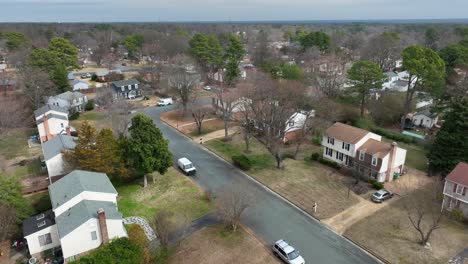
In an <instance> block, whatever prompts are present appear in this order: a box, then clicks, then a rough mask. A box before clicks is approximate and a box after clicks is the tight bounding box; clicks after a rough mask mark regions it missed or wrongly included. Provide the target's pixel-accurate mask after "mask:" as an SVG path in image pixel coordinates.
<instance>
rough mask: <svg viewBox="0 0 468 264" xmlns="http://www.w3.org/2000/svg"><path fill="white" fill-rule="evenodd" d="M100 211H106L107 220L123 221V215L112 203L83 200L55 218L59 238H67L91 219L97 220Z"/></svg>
mask: <svg viewBox="0 0 468 264" xmlns="http://www.w3.org/2000/svg"><path fill="white" fill-rule="evenodd" d="M99 209H104V213H105V214H106V219H122V213H120V212H119V211H117V205H116V204H114V203H112V202H104V201H90V200H83V201H81V202H79V203H77V204H76V205H75V206H73V207H71V208H70V209H68V210H67V211H65V212H63V213H62V214H60V215H59V216H57V217H56V218H55V222H56V223H57V229H58V233H59V237H60V238H63V237H65V236H66V235H68V234H69V233H70V232H72V231H73V230H75V229H76V228H78V227H79V226H81V225H82V224H84V223H86V222H87V221H88V220H89V219H92V218H96V219H97V218H98V215H97V211H98V210H99ZM91 231H92V230H91Z"/></svg>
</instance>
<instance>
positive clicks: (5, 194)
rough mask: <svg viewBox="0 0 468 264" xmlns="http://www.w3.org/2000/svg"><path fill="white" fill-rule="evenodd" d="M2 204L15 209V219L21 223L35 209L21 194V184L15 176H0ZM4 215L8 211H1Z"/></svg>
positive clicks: (0, 201) (0, 202)
mask: <svg viewBox="0 0 468 264" xmlns="http://www.w3.org/2000/svg"><path fill="white" fill-rule="evenodd" d="M0 204H4V205H6V206H9V207H11V208H13V209H14V211H15V213H16V214H15V216H16V217H15V221H16V223H18V224H20V223H21V222H22V221H23V220H24V219H25V218H26V217H29V216H30V215H31V214H32V213H33V209H32V208H31V206H30V205H29V204H28V203H27V202H26V199H25V198H24V197H23V195H22V194H21V185H20V183H19V182H18V180H17V179H16V178H14V177H4V176H2V177H0ZM1 212H2V215H3V214H5V213H6V212H4V211H1Z"/></svg>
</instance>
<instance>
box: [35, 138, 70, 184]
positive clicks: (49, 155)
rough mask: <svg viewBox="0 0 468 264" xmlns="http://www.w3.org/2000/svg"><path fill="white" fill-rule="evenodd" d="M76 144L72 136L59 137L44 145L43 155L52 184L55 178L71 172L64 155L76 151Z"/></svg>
mask: <svg viewBox="0 0 468 264" xmlns="http://www.w3.org/2000/svg"><path fill="white" fill-rule="evenodd" d="M75 146H76V143H75V141H74V139H73V137H71V136H70V135H58V136H56V137H54V138H53V139H51V140H48V141H46V142H44V143H42V153H43V155H44V161H45V163H46V167H47V173H48V174H49V180H50V182H53V181H55V180H56V179H55V177H57V176H62V175H64V174H66V173H68V172H69V169H68V167H69V166H67V165H66V164H67V163H66V161H65V160H64V158H63V154H64V152H66V151H69V150H72V149H74V148H75Z"/></svg>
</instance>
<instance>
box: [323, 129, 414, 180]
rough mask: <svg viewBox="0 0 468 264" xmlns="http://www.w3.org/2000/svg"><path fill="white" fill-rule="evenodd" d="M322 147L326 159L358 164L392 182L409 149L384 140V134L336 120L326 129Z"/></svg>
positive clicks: (400, 171)
mask: <svg viewBox="0 0 468 264" xmlns="http://www.w3.org/2000/svg"><path fill="white" fill-rule="evenodd" d="M395 144H396V143H395ZM322 146H323V147H324V149H323V157H324V158H325V159H328V160H331V161H334V162H336V163H338V164H342V165H344V166H346V167H349V168H353V167H355V168H356V169H357V170H358V171H360V172H361V174H362V175H366V176H368V177H373V178H374V179H376V180H378V181H380V182H383V181H391V180H392V179H393V177H394V172H396V173H398V174H400V173H402V172H403V164H404V163H405V159H406V150H404V149H401V148H399V147H396V145H393V144H389V143H385V142H382V137H381V136H379V135H377V134H374V133H372V132H369V131H367V130H364V129H360V128H357V127H353V126H349V125H346V124H343V123H339V122H337V123H335V124H333V125H332V126H331V127H329V128H328V129H327V131H326V133H325V135H324V137H323V138H322ZM358 155H359V156H358Z"/></svg>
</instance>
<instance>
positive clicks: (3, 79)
mask: <svg viewBox="0 0 468 264" xmlns="http://www.w3.org/2000/svg"><path fill="white" fill-rule="evenodd" d="M13 82H14V78H13V74H12V73H11V72H0V86H1V87H2V88H3V95H4V96H6V95H7V92H8V90H9V87H10V86H11V85H12V83H13Z"/></svg>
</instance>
